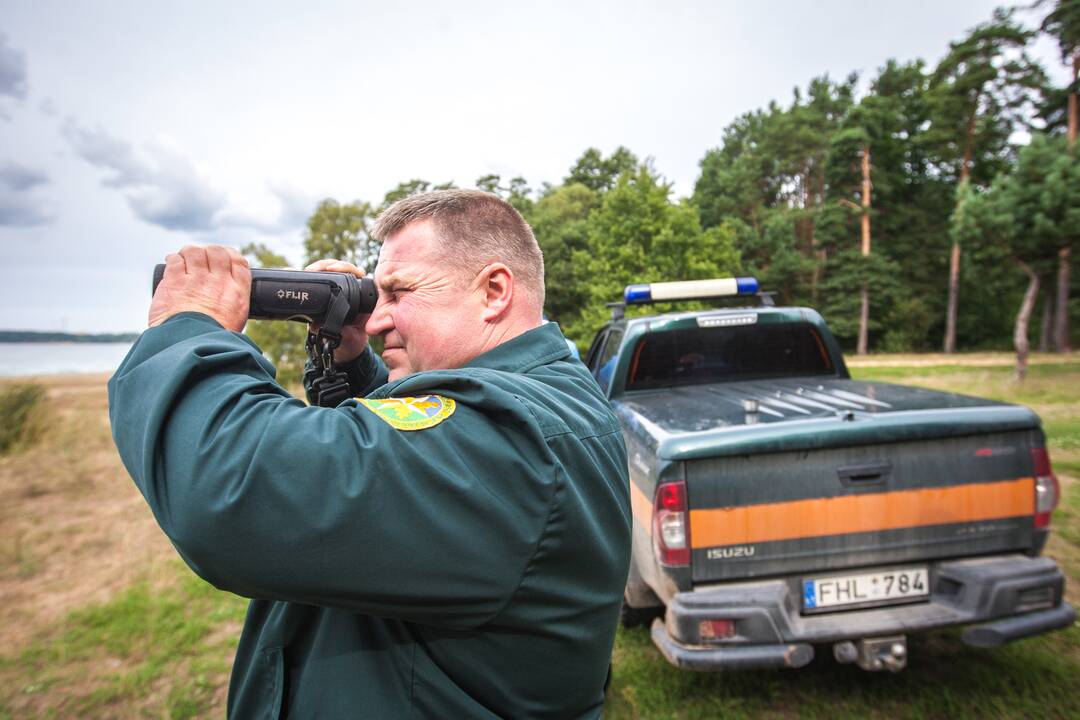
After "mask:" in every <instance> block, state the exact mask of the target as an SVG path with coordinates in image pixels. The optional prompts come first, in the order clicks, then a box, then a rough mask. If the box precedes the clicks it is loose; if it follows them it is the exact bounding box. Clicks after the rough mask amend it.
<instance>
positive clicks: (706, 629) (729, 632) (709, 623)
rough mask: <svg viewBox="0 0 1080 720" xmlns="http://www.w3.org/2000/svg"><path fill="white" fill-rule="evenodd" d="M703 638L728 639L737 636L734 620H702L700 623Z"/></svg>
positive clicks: (699, 633) (700, 632)
mask: <svg viewBox="0 0 1080 720" xmlns="http://www.w3.org/2000/svg"><path fill="white" fill-rule="evenodd" d="M698 635H700V636H701V639H702V640H726V639H728V638H733V637H735V621H734V620H702V621H701V622H700V623H698Z"/></svg>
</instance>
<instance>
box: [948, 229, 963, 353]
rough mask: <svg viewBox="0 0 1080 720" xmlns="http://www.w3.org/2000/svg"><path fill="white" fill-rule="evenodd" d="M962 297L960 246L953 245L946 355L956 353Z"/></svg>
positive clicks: (950, 267)
mask: <svg viewBox="0 0 1080 720" xmlns="http://www.w3.org/2000/svg"><path fill="white" fill-rule="evenodd" d="M959 296H960V244H959V243H955V242H954V243H953V245H952V254H951V255H950V256H949V304H948V306H947V307H946V309H945V347H944V351H945V352H946V353H954V352H956V308H957V304H958V300H959Z"/></svg>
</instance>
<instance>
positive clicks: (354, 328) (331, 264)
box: [304, 260, 368, 363]
mask: <svg viewBox="0 0 1080 720" xmlns="http://www.w3.org/2000/svg"><path fill="white" fill-rule="evenodd" d="M304 269H305V270H313V271H318V272H340V273H351V274H352V275H355V276H356V277H358V278H362V277H364V271H363V270H361V269H360V268H358V267H356V266H355V265H353V264H352V263H349V262H345V261H344V260H316V261H315V262H313V263H311V264H310V265H308V266H307V267H306V268H304ZM367 320H368V316H367V315H360V316H358V317H357V318H356V319H355V320H353V321H352V322H351V323H349V324H348V325H344V326H342V328H341V344H340V345H338V347H337V349H336V350H334V362H336V363H347V362H350V361H352V360H355V359H356V358H358V357H360V353H362V352H364V348H366V347H367V342H368V336H367V333H366V332H364V325H365V324H366V323H367ZM309 329H310V330H311V332H318V331H319V326H318V325H317V324H315V323H312V324H311V325H310V326H309Z"/></svg>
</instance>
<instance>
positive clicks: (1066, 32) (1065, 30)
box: [1040, 0, 1080, 92]
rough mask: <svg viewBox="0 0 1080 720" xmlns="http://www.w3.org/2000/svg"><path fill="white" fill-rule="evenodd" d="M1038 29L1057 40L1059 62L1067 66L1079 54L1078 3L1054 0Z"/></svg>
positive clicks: (1079, 17) (1079, 10) (1079, 24)
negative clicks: (1059, 51) (1059, 55)
mask: <svg viewBox="0 0 1080 720" xmlns="http://www.w3.org/2000/svg"><path fill="white" fill-rule="evenodd" d="M1040 4H1041V3H1040ZM1040 29H1041V30H1042V31H1043V32H1046V33H1049V34H1050V35H1052V36H1053V37H1054V39H1055V40H1057V43H1058V47H1059V48H1060V49H1061V62H1063V63H1065V64H1066V65H1069V64H1070V63H1071V62H1072V59H1073V57H1075V56H1076V55H1077V54H1078V53H1080V2H1078V0H1056V2H1054V7H1053V9H1052V10H1051V11H1050V12H1049V13H1048V14H1047V15H1046V18H1045V19H1044V20H1043V22H1042V25H1041V26H1040ZM1074 92H1075V91H1074Z"/></svg>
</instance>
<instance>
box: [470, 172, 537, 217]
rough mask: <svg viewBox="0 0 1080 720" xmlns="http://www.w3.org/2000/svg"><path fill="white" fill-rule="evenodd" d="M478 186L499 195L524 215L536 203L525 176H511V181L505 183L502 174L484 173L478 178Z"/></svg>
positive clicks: (479, 188)
mask: <svg viewBox="0 0 1080 720" xmlns="http://www.w3.org/2000/svg"><path fill="white" fill-rule="evenodd" d="M476 188H477V189H478V190H483V191H484V192H489V193H492V194H494V195H498V196H499V197H501V198H502V199H503V200H505V201H506V202H508V203H510V204H511V205H513V206H514V208H515V209H516V210H517V211H518V212H519V213H521V214H522V215H526V216H527V215H528V214H529V212H530V211H531V210H532V208H533V205H534V202H533V199H532V190H531V189H530V188H529V183H528V181H527V180H526V179H525V178H523V177H514V178H510V182H509V183H507V184H506V185H503V184H502V176H501V175H484V176H483V177H480V178H477V180H476Z"/></svg>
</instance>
